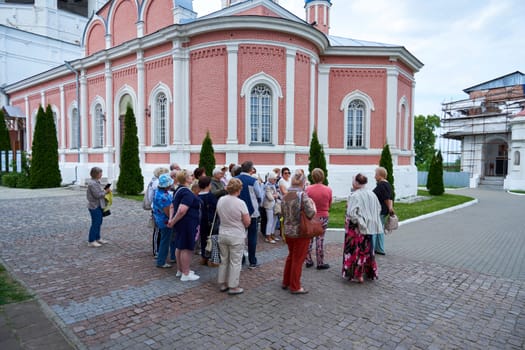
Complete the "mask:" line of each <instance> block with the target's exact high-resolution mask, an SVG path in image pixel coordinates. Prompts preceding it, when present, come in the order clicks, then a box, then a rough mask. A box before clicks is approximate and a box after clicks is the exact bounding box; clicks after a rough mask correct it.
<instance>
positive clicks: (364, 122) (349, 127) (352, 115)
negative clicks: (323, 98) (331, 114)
mask: <svg viewBox="0 0 525 350" xmlns="http://www.w3.org/2000/svg"><path fill="white" fill-rule="evenodd" d="M339 109H340V110H341V111H342V112H343V114H342V117H343V118H344V124H343V125H344V130H341V131H340V132H341V133H343V135H344V146H343V147H345V148H347V149H351V148H370V124H371V116H372V112H373V111H374V110H375V107H374V101H373V100H372V99H371V98H370V96H368V95H367V94H366V93H364V92H363V91H360V90H354V91H352V92H350V93H349V94H347V95H346V96H345V97H344V98H343V99H342V101H341V105H340V107H339Z"/></svg>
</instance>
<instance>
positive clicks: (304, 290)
mask: <svg viewBox="0 0 525 350" xmlns="http://www.w3.org/2000/svg"><path fill="white" fill-rule="evenodd" d="M290 293H292V294H308V291H307V290H306V289H304V288H301V289H298V290H292V291H290Z"/></svg>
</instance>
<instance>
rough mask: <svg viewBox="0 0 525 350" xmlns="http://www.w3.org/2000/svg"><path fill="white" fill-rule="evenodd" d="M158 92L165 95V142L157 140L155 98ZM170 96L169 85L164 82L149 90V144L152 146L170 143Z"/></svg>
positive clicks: (157, 121) (157, 111) (158, 130)
mask: <svg viewBox="0 0 525 350" xmlns="http://www.w3.org/2000/svg"><path fill="white" fill-rule="evenodd" d="M160 94H164V96H165V97H166V110H165V112H166V116H165V117H166V123H165V130H164V134H165V136H164V137H165V143H161V142H159V134H158V133H159V132H160V129H159V109H158V105H157V99H158V96H159V95H160ZM172 101H173V100H172V97H171V93H170V89H169V87H168V86H167V85H166V84H164V83H159V84H157V86H155V88H154V89H153V90H152V91H151V94H150V98H149V106H150V113H151V115H150V117H151V130H150V132H151V145H152V146H167V145H169V144H170V111H171V110H172V108H173V107H172Z"/></svg>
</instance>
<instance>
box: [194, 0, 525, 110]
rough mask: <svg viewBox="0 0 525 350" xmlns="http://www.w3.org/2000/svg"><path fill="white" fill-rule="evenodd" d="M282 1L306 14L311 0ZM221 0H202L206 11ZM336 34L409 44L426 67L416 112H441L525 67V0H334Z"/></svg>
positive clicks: (198, 7) (197, 2)
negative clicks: (446, 103) (486, 84)
mask: <svg viewBox="0 0 525 350" xmlns="http://www.w3.org/2000/svg"><path fill="white" fill-rule="evenodd" d="M279 4H280V5H281V6H283V7H284V8H286V9H287V10H289V11H290V12H292V13H294V14H295V15H297V16H298V17H300V18H303V19H304V18H305V10H304V1H303V0H279ZM220 8H221V0H194V1H193V9H194V10H195V11H196V12H197V13H198V15H199V16H203V15H205V14H208V13H210V12H213V11H217V10H220ZM330 17H331V28H330V34H332V35H336V36H343V37H348V38H353V39H361V40H368V41H377V42H382V43H388V44H396V45H401V46H404V47H405V48H406V49H407V50H408V51H410V52H411V53H412V54H413V55H415V56H416V57H417V58H418V59H419V60H420V61H422V62H423V63H424V64H425V66H424V67H423V68H422V69H421V71H420V72H419V73H417V74H416V101H415V110H414V112H415V114H416V115H419V114H423V115H429V114H437V115H438V116H441V103H442V102H444V101H450V100H457V99H463V98H467V97H468V96H467V95H466V94H465V93H463V89H465V88H468V87H471V86H473V85H476V84H478V83H482V82H485V81H487V80H491V79H494V78H497V77H500V76H502V75H506V74H508V73H512V72H515V71H517V70H519V71H521V72H522V73H525V23H524V22H523V18H524V17H525V0H332V8H331V15H330Z"/></svg>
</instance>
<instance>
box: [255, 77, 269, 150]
mask: <svg viewBox="0 0 525 350" xmlns="http://www.w3.org/2000/svg"><path fill="white" fill-rule="evenodd" d="M250 143H252V144H253V143H257V144H271V143H272V90H271V89H270V88H269V87H268V86H267V85H265V84H258V85H256V86H254V87H253V88H252V90H251V92H250Z"/></svg>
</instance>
